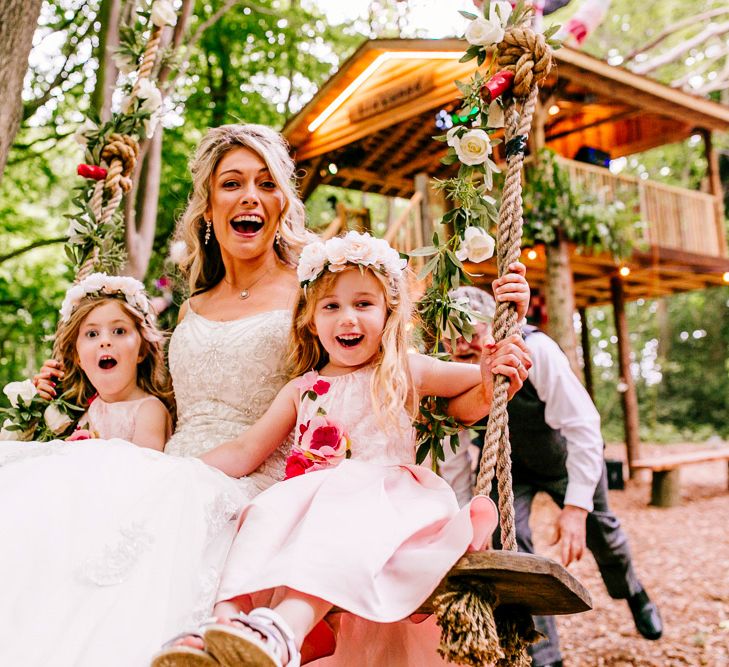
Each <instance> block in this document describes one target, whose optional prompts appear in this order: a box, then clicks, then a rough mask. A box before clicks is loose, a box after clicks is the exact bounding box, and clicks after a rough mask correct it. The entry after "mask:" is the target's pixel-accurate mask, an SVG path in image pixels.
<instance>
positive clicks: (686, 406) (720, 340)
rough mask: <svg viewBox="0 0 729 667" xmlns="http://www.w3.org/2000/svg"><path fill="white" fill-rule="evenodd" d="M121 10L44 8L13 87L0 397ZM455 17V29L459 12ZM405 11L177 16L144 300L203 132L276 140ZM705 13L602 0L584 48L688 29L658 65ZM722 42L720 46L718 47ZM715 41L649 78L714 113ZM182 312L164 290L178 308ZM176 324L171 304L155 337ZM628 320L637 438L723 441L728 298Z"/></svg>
mask: <svg viewBox="0 0 729 667" xmlns="http://www.w3.org/2000/svg"><path fill="white" fill-rule="evenodd" d="M343 1H344V0H343ZM412 2H413V3H417V4H418V5H419V6H421V8H422V6H423V5H424V4H425V5H427V2H423V0H412ZM132 4H133V0H44V1H43V3H42V6H41V11H40V18H39V20H38V24H37V27H36V29H35V35H34V38H33V49H32V51H31V54H30V59H29V65H28V70H27V72H26V75H25V84H24V92H23V114H22V122H21V126H20V130H19V132H18V133H17V135H16V136H15V139H14V143H13V145H12V148H11V150H10V153H9V155H8V161H7V165H6V166H5V169H4V172H3V173H2V180H1V181H0V233H1V234H2V245H1V246H0V386H2V385H4V384H5V383H7V382H9V381H12V380H17V379H22V378H23V377H29V376H30V375H32V373H33V372H35V370H36V369H37V368H38V367H39V365H40V363H42V361H43V360H44V359H45V358H47V357H48V355H49V353H50V348H51V336H52V335H53V332H54V331H55V327H56V323H57V316H58V307H59V305H60V303H61V300H62V298H63V292H64V291H65V289H66V288H67V287H68V285H69V284H70V282H71V280H72V278H73V275H72V272H71V271H70V269H69V265H68V261H67V258H66V255H65V253H64V249H63V242H64V241H65V240H66V236H65V231H66V228H67V226H68V221H67V220H66V219H65V218H64V214H67V213H70V212H71V209H72V203H71V200H72V197H73V191H74V188H75V187H76V186H77V185H78V179H77V177H76V165H77V164H78V163H79V162H81V161H83V157H82V149H81V148H80V146H79V145H78V144H77V143H76V142H75V141H74V139H73V134H74V133H75V131H76V130H77V129H78V126H79V125H80V124H81V123H82V122H83V120H84V116H85V115H86V114H88V113H90V112H91V113H100V112H101V111H102V109H103V108H104V106H105V105H108V104H109V103H112V104H118V103H119V101H120V100H119V99H118V95H116V96H115V95H114V94H113V93H112V91H113V79H115V76H116V74H115V68H114V67H113V63H110V62H108V61H106V60H105V58H104V56H103V54H104V52H105V46H106V44H107V42H108V41H109V40H112V41H113V43H117V42H118V41H119V27H118V24H117V23H116V21H114V20H113V15H112V14H110V12H112V11H113V10H114V8H116V9H117V10H118V9H120V10H121V14H122V16H123V15H124V13H125V12H128V11H129V9H130V7H131V6H132ZM432 4H434V5H435V4H437V3H435V0H433V2H432ZM453 4H454V8H453V12H454V15H455V13H456V9H457V7H456V6H455V5H456V4H458V3H453ZM462 4H463V3H462ZM573 4H577V3H573ZM410 5H411V1H409V0H372V1H371V2H370V3H369V5H368V7H367V10H366V12H365V13H364V14H363V15H361V16H359V17H358V18H353V19H348V20H344V21H342V22H341V23H338V22H335V21H333V20H332V16H331V14H329V15H328V14H326V13H325V12H324V9H323V8H322V7H321V5H320V3H318V2H316V0H308V1H307V0H256V2H255V3H250V2H245V1H237V0H193V1H192V2H191V7H192V14H191V16H190V20H189V25H188V30H187V39H186V40H185V48H186V51H185V61H186V63H187V65H186V68H185V69H184V71H183V72H182V73H181V75H180V76H178V77H177V78H174V76H173V78H172V80H173V81H174V85H173V86H172V87H171V90H170V93H169V95H168V97H167V99H166V101H165V108H166V114H165V118H164V120H163V126H164V132H163V133H162V132H158V133H157V134H158V139H157V141H160V142H161V145H160V146H159V147H158V150H159V155H160V158H161V162H160V168H159V171H158V173H156V172H155V171H154V170H153V169H152V170H148V172H147V173H145V174H143V176H142V179H143V181H142V187H140V188H139V193H138V196H137V200H136V202H134V206H135V208H136V214H137V216H138V218H141V219H147V220H150V221H151V224H150V225H148V226H147V228H148V229H149V230H151V232H150V233H151V236H150V241H151V254H149V256H148V257H147V256H145V257H143V258H142V260H141V265H140V266H138V267H137V268H138V271H139V272H140V273H141V274H143V275H144V279H145V282H146V284H147V285H148V287H149V288H150V291H151V292H152V293H158V294H159V293H160V287H159V286H160V284H161V283H160V279H161V278H162V277H164V276H171V275H173V274H174V266H173V265H172V262H171V261H170V259H169V242H170V237H171V235H172V231H173V229H174V224H175V220H176V219H177V217H178V216H179V214H180V213H181V212H182V210H183V209H184V206H185V202H186V197H187V194H188V191H189V186H190V181H189V176H188V173H187V160H188V158H189V156H190V154H191V152H192V150H193V148H194V146H195V145H196V144H197V142H198V141H199V139H200V138H201V137H202V135H203V133H204V132H205V130H206V129H207V128H208V127H212V126H216V125H220V124H223V123H231V122H255V123H264V124H267V125H271V126H273V127H276V128H281V127H282V126H283V124H284V122H285V121H286V119H287V118H288V117H290V116H291V115H293V114H295V113H296V112H297V111H298V110H299V109H300V108H301V107H302V106H303V105H304V104H305V103H306V102H307V101H308V100H309V99H310V98H311V96H312V95H313V94H314V92H315V91H316V89H317V88H318V86H320V85H321V84H322V83H323V82H324V81H326V80H327V78H328V77H329V76H330V75H331V74H332V73H333V72H334V71H335V70H336V68H337V66H338V64H339V63H341V62H343V61H344V60H345V59H346V58H347V57H348V56H349V55H350V54H351V53H352V52H353V51H354V50H355V49H356V48H357V46H359V44H360V43H361V42H362V41H364V40H365V39H367V38H369V37H397V36H403V37H420V36H431V35H428V33H427V30H426V29H425V28H424V27H423V26H422V25H417V24H416V22H415V21H414V20H413V15H414V14H413V13H412V12H411V11H410V9H411V6H410ZM464 8H465V4H464ZM717 8H721V3H720V2H712V1H711V0H694V1H693V2H686V1H685V0H660V1H656V2H644V3H635V2H633V0H613V2H612V4H611V8H610V13H609V15H608V17H607V18H606V19H605V21H604V22H603V23H602V24H601V25H600V26H599V27H598V28H597V30H596V31H595V32H594V33H593V34H592V35H591V36H590V37H589V39H588V41H587V43H586V44H585V46H584V48H585V50H586V51H588V52H589V53H591V54H593V55H596V56H598V57H601V58H605V59H607V60H608V61H609V62H611V63H612V64H621V63H623V62H624V61H625V59H626V58H629V57H630V54H631V53H632V52H633V51H634V50H635V49H639V48H640V47H642V46H645V45H646V44H647V43H649V42H650V41H651V39H652V38H655V37H656V36H657V35H659V34H660V33H661V31H662V30H663V29H664V28H667V27H669V26H675V25H681V24H683V23H685V28H681V29H679V30H677V31H676V33H675V35H672V36H671V37H670V38H669V39H668V40H666V41H664V42H663V43H662V45H661V48H662V53H667V52H670V50H671V49H676V48H678V45H679V44H680V43H681V40H684V42H685V39H686V34H685V30H692V29H693V35H696V32H697V29H696V24H695V22H694V23H693V24H692V20H691V19H693V18H695V17H697V16H702V15H705V14H706V13H707V12H709V13H711V12H712V10H715V9H717ZM574 9H575V8H574V7H571V6H570V5H567V6H566V7H565V8H563V9H561V10H559V11H558V12H556V13H555V14H552V15H551V16H549V17H547V21H546V22H547V23H548V24H549V23H552V22H556V23H562V22H564V21H565V20H566V19H567V18H568V17H569V16H570V14H571V13H573V12H574ZM441 11H442V9H441ZM110 16H112V18H111V20H110ZM724 18H725V19H726V18H727V17H724ZM33 21H34V22H35V17H33ZM455 23H456V24H457V21H456V22H455ZM699 25H701V23H699ZM18 29H20V26H19V27H18ZM682 31H684V32H683V33H682ZM725 33H728V34H729V25H726V30H725ZM725 33H721V34H719V35H718V37H719V38H720V39H725ZM710 37H712V36H710ZM714 37H717V35H713V37H712V39H713V38H714ZM712 39H709V40H705V41H699V42H698V43H696V44H695V46H693V47H692V48H690V49H688V50H686V51H682V52H680V53H679V55H678V57H676V58H673V59H670V60H667V61H666V62H664V63H663V64H659V65H658V66H656V67H655V68H654V69H652V70H651V71H650V76H653V77H655V78H657V79H659V80H661V81H663V82H665V83H669V84H671V83H674V84H676V83H677V82H681V81H684V82H686V81H688V80H689V79H690V78H691V77H692V76H694V77H697V76H698V77H700V78H701V80H702V81H704V82H705V83H706V84H707V86H706V88H705V91H706V92H707V94H708V95H709V96H710V97H712V98H713V99H715V100H716V101H721V102H724V103H728V102H729V100H728V99H726V95H727V91H726V90H724V88H726V86H721V85H716V83H714V85H712V81H714V82H716V81H718V80H719V79H720V78H722V77H721V76H719V73H720V74H721V75H723V76H726V75H727V74H729V68H728V66H727V62H728V60H727V53H728V52H729V49H727V47H726V45H725V46H724V47H720V46H717V44H716V43H712ZM715 41H716V40H715V39H714V42H715ZM715 47H716V48H718V51H717V50H716V48H715ZM717 54H718V55H717ZM651 57H652V58H654V61H655V58H656V56H655V55H650V52H649V55H645V57H644V58H640V57H638V58H634V59H633V65H635V64H636V63H637V66H638V67H641V66H642V67H645V66H646V62H650V58H651ZM659 57H660V56H659ZM658 62H662V61H658ZM178 65H179V63H178ZM173 67H176V66H175V64H174V63H173ZM100 73H104V74H100ZM717 144H718V145H719V147H720V148H722V147H729V140H727V138H726V137H718V141H717ZM616 166H617V167H618V168H621V169H623V170H624V172H625V173H632V174H635V175H637V176H639V177H641V178H651V179H654V180H657V181H661V182H665V183H670V184H674V185H680V186H683V187H687V188H693V189H699V188H700V187H701V182H702V179H704V178H705V174H706V163H705V160H704V158H703V153H702V142H701V138H700V137H699V136H698V135H696V136H695V137H691V138H690V139H689V140H687V141H686V142H683V143H680V144H674V145H671V146H666V147H662V148H660V149H655V150H653V151H650V152H648V153H644V154H641V155H636V156H632V157H630V158H628V159H627V160H622V161H621V162H620V163H619V165H616ZM332 197H336V198H337V199H338V200H340V201H345V202H346V203H348V204H350V205H356V206H358V207H359V206H362V205H366V206H368V207H369V208H371V209H372V212H373V215H372V217H373V219H374V220H385V219H386V210H387V209H388V205H387V203H386V202H385V200H384V198H383V197H379V196H376V195H363V194H361V193H356V192H347V191H342V190H335V189H334V188H326V187H320V188H319V189H318V190H317V191H316V192H315V193H314V195H313V196H312V197H311V198H310V200H309V201H308V202H307V208H308V211H309V219H310V224H312V226H315V227H318V226H321V225H324V224H326V223H327V222H328V221H330V220H331V219H332V217H333V216H334V210H333V207H332V201H333V200H332ZM396 205H397V204H396ZM400 205H403V203H402V202H400ZM391 210H392V209H391V208H390V211H391ZM182 298H183V294H182V293H177V292H175V301H176V305H179V301H180V300H181V299H182ZM175 313H176V310H175V307H174V306H173V308H171V309H170V311H168V313H167V314H166V323H167V324H169V325H171V323H172V322H173V321H174V317H175ZM627 314H628V320H629V328H630V332H631V334H630V337H631V344H632V348H633V351H634V359H633V375H634V377H635V380H636V383H637V388H638V397H639V404H640V411H641V415H640V417H641V429H642V433H641V436H642V438H643V439H648V440H652V441H671V440H703V439H706V438H709V437H715V436H721V437H723V438H729V287H725V288H715V289H709V290H702V291H696V292H691V293H686V294H680V295H675V296H672V297H665V298H662V299H656V300H640V301H637V302H633V303H630V304H629V305H628V308H627ZM588 322H589V327H590V332H589V333H590V339H591V342H592V350H593V358H592V363H593V364H594V367H595V371H596V372H595V373H594V385H595V387H594V389H595V401H596V403H597V406H598V408H599V410H600V412H601V415H602V417H603V423H604V434H605V437H606V438H607V439H610V440H619V439H621V438H622V421H621V420H622V416H621V409H620V394H619V393H618V390H617V386H618V368H617V349H616V342H617V338H616V336H615V330H614V326H613V320H612V312H611V309H609V308H591V309H589V310H588Z"/></svg>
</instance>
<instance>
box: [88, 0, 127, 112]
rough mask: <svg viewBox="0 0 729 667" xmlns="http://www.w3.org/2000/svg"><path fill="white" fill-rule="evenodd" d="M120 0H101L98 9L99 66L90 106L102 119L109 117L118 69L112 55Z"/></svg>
mask: <svg viewBox="0 0 729 667" xmlns="http://www.w3.org/2000/svg"><path fill="white" fill-rule="evenodd" d="M120 14H121V0H103V2H102V3H101V8H100V10H99V23H100V24H101V29H100V30H99V33H98V34H99V46H98V47H97V49H96V54H97V58H98V61H99V66H98V68H97V70H96V88H95V89H94V92H93V93H92V95H91V108H92V109H94V110H95V111H96V113H98V114H99V116H100V118H101V120H102V121H107V120H109V118H111V96H112V93H113V92H114V85H115V84H116V77H117V74H118V72H119V71H118V70H117V68H116V65H115V64H114V60H113V58H112V56H113V55H114V51H115V50H116V48H117V47H118V46H119V17H120Z"/></svg>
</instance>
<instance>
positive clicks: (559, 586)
mask: <svg viewBox="0 0 729 667" xmlns="http://www.w3.org/2000/svg"><path fill="white" fill-rule="evenodd" d="M457 577H468V578H469V579H471V578H476V579H483V581H484V583H487V584H489V585H491V587H492V588H493V589H494V591H495V592H496V595H497V596H498V605H519V606H521V607H526V608H527V609H528V610H529V612H530V613H531V614H536V615H540V616H541V615H549V616H554V615H559V614H577V613H580V612H583V611H589V610H590V609H592V598H591V597H590V593H589V592H588V590H587V589H586V588H585V587H584V586H583V585H582V584H581V583H580V582H579V581H578V580H577V579H576V578H575V577H574V576H573V575H572V574H570V573H569V572H568V571H567V569H566V568H564V567H562V565H560V564H559V563H557V562H556V561H554V560H552V559H551V558H545V557H543V556H535V555H534V554H527V553H518V552H514V551H499V550H489V551H478V552H473V553H468V554H466V555H465V556H463V557H462V558H461V559H460V560H459V561H458V562H457V563H456V564H455V565H454V566H453V568H451V571H450V572H449V573H448V575H447V576H446V577H445V578H444V579H443V581H441V583H440V585H439V586H438V588H437V589H436V590H435V591H434V592H433V595H431V596H430V598H429V599H428V600H427V601H426V602H425V604H423V606H422V607H421V608H420V609H419V610H418V611H419V612H423V613H431V612H432V611H433V598H434V597H435V596H436V595H438V594H439V593H442V592H444V591H445V590H447V589H448V582H449V580H451V579H454V578H457Z"/></svg>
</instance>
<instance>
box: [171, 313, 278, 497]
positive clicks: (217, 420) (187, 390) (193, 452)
mask: <svg viewBox="0 0 729 667" xmlns="http://www.w3.org/2000/svg"><path fill="white" fill-rule="evenodd" d="M290 330H291V314H290V312H289V311H288V310H273V311H268V312H264V313H259V314H257V315H252V316H250V317H245V318H243V319H239V320H231V321H225V322H215V321H213V320H208V319H206V318H204V317H202V316H201V315H198V314H197V313H195V312H194V311H193V310H192V309H190V310H189V311H188V314H187V315H186V316H185V319H184V320H182V322H180V324H179V325H178V326H177V328H176V329H175V331H174V333H173V334H172V339H171V340H170V350H169V363H170V372H171V374H172V379H173V384H174V390H175V399H176V400H177V415H178V421H177V429H176V431H175V433H174V435H173V436H172V438H171V439H170V440H169V441H168V442H167V446H166V447H165V452H166V453H168V454H173V455H176V456H199V455H201V454H203V453H204V452H206V451H208V450H210V449H212V448H213V447H215V446H217V445H219V444H220V443H222V442H225V441H226V440H230V439H232V438H235V437H236V436H238V435H240V434H241V432H243V431H244V430H245V429H247V428H248V427H250V426H251V424H253V423H254V422H255V421H256V420H257V419H259V418H260V417H261V416H262V415H263V413H264V412H265V411H266V409H267V408H268V406H269V405H270V404H271V402H272V401H273V399H274V397H275V396H276V394H277V393H278V391H279V390H280V389H281V388H282V387H283V385H284V384H285V383H286V381H287V377H286V374H285V372H284V369H283V361H284V358H285V356H286V347H287V344H288V338H289V334H290ZM289 447H290V445H289V444H288V443H286V444H285V445H283V446H282V447H281V448H279V449H278V450H277V451H275V452H274V453H273V454H272V455H271V456H270V457H269V458H268V459H267V460H266V461H265V462H264V463H263V464H261V466H260V467H259V468H258V469H257V470H256V471H255V472H253V473H251V475H249V476H248V477H247V478H245V480H243V481H244V483H245V484H246V485H250V484H253V485H254V486H255V487H256V488H257V490H263V489H265V488H267V487H268V486H270V485H271V484H273V483H274V482H276V481H278V480H281V479H283V476H284V467H285V460H286V456H287V453H288V449H289ZM251 490H252V491H253V490H255V489H251Z"/></svg>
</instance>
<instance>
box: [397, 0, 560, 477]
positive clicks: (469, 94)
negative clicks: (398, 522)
mask: <svg viewBox="0 0 729 667" xmlns="http://www.w3.org/2000/svg"><path fill="white" fill-rule="evenodd" d="M483 11H484V16H478V15H476V14H472V13H471V12H466V11H461V12H459V13H460V14H461V15H462V16H463V17H464V18H466V19H468V20H469V21H470V23H469V25H468V27H467V28H466V32H465V38H466V41H467V42H468V43H469V47H468V49H467V50H466V53H465V54H464V55H463V57H462V58H461V59H460V62H468V61H470V60H474V59H475V60H476V62H477V65H478V66H479V67H480V66H481V65H483V64H484V63H486V61H487V60H488V61H489V62H488V65H487V68H486V71H485V72H481V71H479V70H477V71H476V72H475V73H474V75H473V77H472V78H471V80H470V81H468V82H465V83H464V82H461V81H456V82H455V83H456V86H457V87H458V90H459V92H460V93H461V95H462V101H461V104H460V109H459V111H457V112H456V113H454V114H452V116H451V117H450V121H451V122H453V123H454V124H453V126H452V127H451V128H450V129H448V131H447V132H446V134H443V135H440V136H436V137H434V139H435V140H436V141H441V142H444V143H446V144H447V146H448V149H447V152H446V154H445V156H444V157H443V158H442V159H441V162H442V163H443V164H444V165H453V164H456V163H457V164H458V173H457V175H456V176H454V177H452V178H448V179H445V180H442V181H439V180H436V186H435V187H436V188H437V189H439V190H441V191H442V192H443V193H444V194H445V197H446V200H447V201H449V202H451V203H452V207H451V208H450V209H449V210H447V211H446V212H445V214H444V215H443V218H442V220H441V224H442V225H443V226H445V227H447V228H449V229H450V230H452V234H451V236H450V237H448V238H441V237H440V235H439V234H438V233H435V234H434V235H433V242H432V245H430V246H427V247H424V248H419V249H417V250H415V251H414V252H412V253H411V255H413V256H421V257H429V258H430V259H429V260H428V261H427V262H426V263H425V265H424V266H423V269H422V270H421V272H420V273H419V275H418V279H420V280H423V279H427V278H428V276H431V275H432V281H431V284H430V286H429V287H428V288H427V290H426V291H425V294H424V295H423V297H422V298H421V299H420V301H419V302H418V314H419V317H420V321H421V327H422V333H423V340H424V342H425V345H426V347H427V348H429V349H430V350H431V351H433V352H434V353H436V354H437V353H438V351H439V350H440V346H441V343H442V340H443V339H444V338H449V339H450V340H451V341H455V340H456V338H458V337H460V336H463V337H465V338H466V339H467V340H470V339H471V336H472V335H473V332H474V325H475V324H476V323H477V322H478V321H479V320H481V319H482V318H481V317H480V316H479V315H478V314H477V313H474V312H473V311H471V309H470V308H469V307H468V303H467V300H465V299H453V298H451V296H450V295H449V292H450V291H451V290H453V289H455V288H457V287H459V286H460V285H471V284H473V281H472V280H471V276H470V275H469V273H468V272H467V271H466V269H465V267H464V265H463V262H464V261H466V260H468V261H470V262H473V263H479V262H483V261H486V260H487V259H490V258H491V257H492V256H493V253H494V248H495V243H496V242H495V240H494V239H493V238H492V237H491V236H490V235H489V233H488V231H487V230H489V229H491V228H493V227H495V226H496V224H497V222H498V217H499V210H498V208H497V205H496V200H495V199H494V197H493V196H492V195H491V191H492V190H493V187H494V174H499V173H500V169H499V167H498V166H497V165H496V163H495V162H494V161H493V159H492V156H493V150H494V147H495V146H497V145H499V144H500V143H501V142H502V140H501V139H499V138H494V135H495V134H499V133H501V132H502V131H503V128H504V124H505V121H504V99H503V97H504V94H505V93H508V92H509V91H510V89H511V87H512V84H513V81H514V72H513V71H511V70H508V69H499V65H498V51H499V48H500V43H501V42H502V40H503V39H504V36H505V34H506V31H507V30H508V29H510V28H515V27H518V26H523V25H525V24H527V23H528V22H529V21H530V19H531V15H532V11H533V9H532V7H530V6H527V5H525V4H524V2H523V0H522V1H520V2H519V3H518V4H517V5H516V6H515V7H514V8H512V6H511V3H510V2H508V1H506V0H495V1H493V2H490V3H488V2H486V3H485V4H484V7H483ZM486 16H488V18H486ZM558 29H559V26H553V27H551V28H550V29H549V30H547V31H546V32H545V33H544V37H545V39H547V41H548V43H549V44H550V46H552V47H553V48H557V47H558V44H557V43H556V42H553V41H550V38H551V37H552V35H554V34H555V33H556V32H557V30H558ZM508 151H509V147H507V153H508ZM445 407H446V401H445V400H443V399H441V398H436V397H426V398H425V399H424V400H423V401H422V402H421V405H420V409H419V419H418V421H417V423H416V425H415V428H416V432H417V438H418V439H417V460H418V462H419V463H422V462H423V461H424V460H425V459H426V457H427V456H428V455H430V458H431V461H432V465H433V468H434V469H436V468H437V465H438V461H443V460H444V456H445V454H444V451H443V442H444V440H447V441H448V442H449V445H450V447H451V448H452V449H453V451H455V450H456V448H457V446H458V432H459V431H460V430H462V428H463V427H462V425H460V424H459V423H458V422H457V421H456V420H455V419H453V418H452V417H448V416H447V415H446V414H445Z"/></svg>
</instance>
